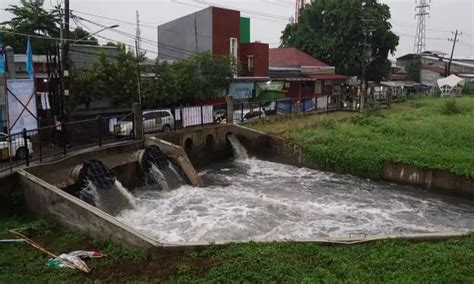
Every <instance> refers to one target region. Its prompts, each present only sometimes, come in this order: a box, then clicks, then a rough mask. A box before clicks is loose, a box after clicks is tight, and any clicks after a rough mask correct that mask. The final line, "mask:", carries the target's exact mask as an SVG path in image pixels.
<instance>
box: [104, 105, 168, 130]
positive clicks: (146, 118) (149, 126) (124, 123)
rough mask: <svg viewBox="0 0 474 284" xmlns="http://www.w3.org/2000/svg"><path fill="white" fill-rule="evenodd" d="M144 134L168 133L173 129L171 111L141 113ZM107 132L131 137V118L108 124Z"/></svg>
mask: <svg viewBox="0 0 474 284" xmlns="http://www.w3.org/2000/svg"><path fill="white" fill-rule="evenodd" d="M143 128H144V131H145V132H153V131H170V130H171V129H173V128H174V116H173V114H172V113H171V110H167V109H163V110H148V111H144V112H143ZM109 131H110V133H113V134H115V135H118V136H128V135H133V117H132V116H127V117H124V118H122V119H120V120H116V121H114V122H112V123H110V124H109Z"/></svg>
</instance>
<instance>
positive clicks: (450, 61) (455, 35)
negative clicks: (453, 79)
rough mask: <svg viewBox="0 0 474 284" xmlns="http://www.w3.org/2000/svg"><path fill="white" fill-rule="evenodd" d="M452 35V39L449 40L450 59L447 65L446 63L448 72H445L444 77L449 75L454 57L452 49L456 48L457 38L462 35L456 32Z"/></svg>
mask: <svg viewBox="0 0 474 284" xmlns="http://www.w3.org/2000/svg"><path fill="white" fill-rule="evenodd" d="M453 34H454V39H452V38H450V39H449V41H452V42H453V49H452V50H451V57H450V58H449V63H448V70H447V72H446V77H447V76H449V75H450V74H451V63H452V62H453V56H454V49H455V48H456V43H457V42H459V39H458V36H460V35H462V33H460V32H459V31H458V30H456V32H453Z"/></svg>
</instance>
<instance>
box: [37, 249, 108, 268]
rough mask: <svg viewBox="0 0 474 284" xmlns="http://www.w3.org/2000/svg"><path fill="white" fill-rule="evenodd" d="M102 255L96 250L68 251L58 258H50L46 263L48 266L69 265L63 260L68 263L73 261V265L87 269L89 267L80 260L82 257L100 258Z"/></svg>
mask: <svg viewBox="0 0 474 284" xmlns="http://www.w3.org/2000/svg"><path fill="white" fill-rule="evenodd" d="M103 256H104V255H103V254H102V253H101V252H97V251H82V250H78V251H73V252H70V253H63V254H61V255H59V257H58V258H50V259H49V260H48V262H47V263H46V265H47V266H48V267H69V266H67V265H65V263H64V261H67V262H68V263H73V264H74V265H75V266H77V267H78V268H79V269H81V270H88V269H89V267H88V266H87V264H86V263H85V262H84V261H83V260H82V259H87V258H101V257H103ZM62 260H64V261H62Z"/></svg>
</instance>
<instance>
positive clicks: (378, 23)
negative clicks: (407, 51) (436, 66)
mask: <svg viewBox="0 0 474 284" xmlns="http://www.w3.org/2000/svg"><path fill="white" fill-rule="evenodd" d="M365 2H366V5H365V8H364V9H363V8H362V5H361V1H360V0H315V1H312V2H311V3H310V4H308V5H306V6H305V7H304V8H303V10H302V12H301V15H300V18H299V19H298V22H297V23H294V24H288V25H287V26H286V28H285V30H284V31H283V32H282V36H281V41H282V44H281V45H282V47H296V48H299V49H301V50H303V51H304V52H306V53H308V54H310V55H312V56H314V57H316V58H319V59H321V60H323V61H325V62H327V63H328V64H330V65H333V66H335V67H336V71H337V72H339V73H342V74H345V75H350V76H354V75H360V74H361V62H362V47H363V44H364V40H365V35H364V29H363V25H364V22H363V20H362V19H363V18H364V17H365V18H367V19H370V22H369V23H370V28H372V29H373V31H372V32H371V33H370V34H369V36H368V42H369V43H370V45H371V47H372V56H373V58H374V59H373V61H372V62H371V63H370V65H369V66H368V68H367V78H368V79H369V80H375V81H380V80H381V79H383V78H385V77H386V76H387V75H388V72H389V71H390V62H389V61H388V60H387V57H388V54H389V53H392V54H393V53H394V52H395V50H396V46H397V45H398V41H399V38H398V36H396V35H395V34H394V33H393V32H392V31H391V24H390V23H389V20H390V17H391V14H390V8H389V6H387V5H385V4H380V3H377V1H376V0H366V1H365Z"/></svg>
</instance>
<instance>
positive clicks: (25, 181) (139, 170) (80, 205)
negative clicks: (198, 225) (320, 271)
mask: <svg viewBox="0 0 474 284" xmlns="http://www.w3.org/2000/svg"><path fill="white" fill-rule="evenodd" d="M230 134H232V135H234V136H235V137H236V138H237V139H238V140H239V141H240V143H241V144H242V145H243V146H244V147H245V149H246V150H247V151H248V152H249V154H250V155H251V156H253V157H256V158H258V159H261V160H263V161H269V162H275V163H281V164H285V165H291V166H295V167H305V168H309V169H316V170H320V169H321V168H320V167H319V166H318V165H317V164H315V163H313V162H312V161H311V160H310V159H308V158H307V157H306V156H305V155H304V152H303V150H302V148H301V147H300V146H298V145H294V144H291V143H289V142H287V141H285V140H284V139H282V138H279V137H275V136H272V135H268V134H265V133H262V132H258V131H254V130H252V129H249V128H245V127H242V126H236V125H227V124H222V125H217V126H215V125H213V126H207V127H196V128H190V129H183V130H179V131H173V132H164V133H158V134H154V135H147V136H145V137H143V138H144V139H143V141H137V142H130V143H124V144H120V145H115V146H111V147H105V148H102V149H98V150H95V151H84V152H81V153H77V154H76V155H72V156H69V157H67V158H65V159H63V160H60V161H57V162H54V163H50V164H43V165H40V166H35V167H31V168H28V169H25V170H21V171H19V173H18V177H19V178H18V180H19V181H18V182H19V184H20V186H21V188H22V189H23V190H24V193H25V201H26V205H27V208H28V210H29V211H30V212H31V213H33V214H35V215H39V216H50V217H52V218H54V219H55V220H57V221H59V222H60V223H61V224H63V225H65V226H67V227H70V228H73V229H77V230H80V231H82V232H85V233H87V234H89V235H90V236H91V237H94V238H97V239H112V240H114V241H118V242H121V243H123V244H126V245H130V246H140V247H153V246H170V245H206V244H208V243H207V242H186V243H179V244H176V243H175V244H172V243H167V244H165V243H161V242H159V241H157V239H154V238H153V237H150V236H149V235H148V234H146V233H144V232H143V231H142V232H140V231H138V230H137V229H134V228H132V227H130V226H128V225H126V224H125V223H124V222H121V221H119V220H118V219H117V218H116V217H113V216H112V215H111V214H107V213H105V212H104V211H102V210H99V209H98V208H96V207H94V206H92V205H90V204H88V203H86V202H84V201H81V200H80V199H79V198H76V197H74V196H73V195H72V194H69V193H70V192H71V191H70V190H71V188H72V187H74V186H75V185H76V183H77V175H74V174H73V173H74V172H76V173H77V172H78V170H77V168H78V166H80V165H82V164H83V163H84V162H86V161H90V160H99V161H100V162H101V163H102V164H103V165H104V166H106V167H107V168H108V169H110V170H111V172H113V174H114V175H115V177H116V179H117V180H118V181H120V182H121V184H123V185H124V186H125V187H126V188H136V187H137V181H136V179H137V175H140V174H143V165H141V164H142V163H141V162H142V161H141V158H142V157H143V156H144V155H143V154H144V148H146V147H150V146H157V147H158V148H159V149H160V151H161V152H162V153H163V154H164V155H165V156H166V157H167V158H168V159H169V160H170V162H171V163H172V164H174V165H175V166H176V167H178V168H179V170H180V171H181V172H182V173H183V174H184V176H185V178H186V179H187V181H188V183H189V184H190V185H192V186H194V187H200V186H203V185H204V182H203V180H202V178H201V177H200V175H199V174H198V172H197V171H196V170H195V168H203V167H206V166H209V165H211V164H213V163H214V162H219V161H223V160H225V159H227V158H228V157H230V156H232V153H233V152H232V147H231V146H230V143H229V142H228V137H229V135H230ZM75 169H76V170H75ZM385 172H386V174H385V176H384V178H385V179H386V180H388V181H393V182H397V183H406V184H411V185H417V186H423V187H425V188H433V189H439V190H444V191H447V192H453V193H463V194H470V195H474V182H473V181H472V180H468V179H462V178H460V177H456V176H454V175H452V174H450V173H445V172H442V173H441V172H433V171H431V172H427V171H422V170H420V169H416V168H410V170H409V171H407V166H401V165H396V164H386V165H385ZM443 180H449V181H450V182H443ZM187 190H193V188H189V189H187ZM216 194H219V192H217V193H216ZM129 224H130V223H129ZM464 235H466V232H461V233H459V234H457V233H453V232H450V233H445V234H435V233H420V234H416V233H413V234H406V235H405V236H404V237H407V238H409V239H432V238H434V239H443V238H450V237H454V236H464ZM380 238H381V237H380V236H373V237H367V236H355V237H354V236H350V237H348V238H317V239H309V240H304V241H311V242H323V243H325V242H337V243H346V244H347V243H356V242H360V241H362V242H364V241H370V240H377V239H380ZM256 241H261V240H256ZM214 243H216V244H221V243H226V241H222V242H221V241H215V242H214Z"/></svg>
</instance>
